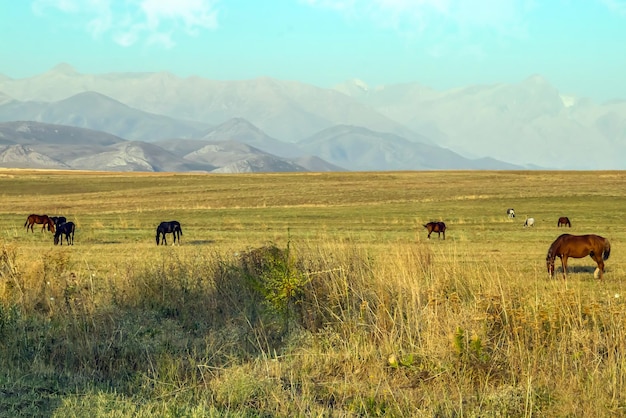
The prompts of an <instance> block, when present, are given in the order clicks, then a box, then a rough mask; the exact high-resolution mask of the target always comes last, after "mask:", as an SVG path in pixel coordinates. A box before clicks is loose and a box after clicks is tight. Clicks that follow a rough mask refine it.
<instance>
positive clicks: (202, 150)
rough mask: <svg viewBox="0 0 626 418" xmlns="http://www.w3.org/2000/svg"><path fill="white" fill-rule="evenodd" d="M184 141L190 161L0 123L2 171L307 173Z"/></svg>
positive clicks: (135, 144) (30, 125)
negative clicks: (79, 170) (5, 169)
mask: <svg viewBox="0 0 626 418" xmlns="http://www.w3.org/2000/svg"><path fill="white" fill-rule="evenodd" d="M181 142H183V143H184V142H187V143H189V144H193V145H194V146H193V147H191V146H188V147H187V149H186V150H184V151H189V152H187V153H186V154H185V155H187V154H189V155H188V156H189V158H185V155H183V154H182V152H181V150H180V148H178V150H177V152H172V151H168V150H166V149H164V148H162V147H161V146H158V145H157V144H154V143H147V142H142V141H125V140H123V139H121V138H118V137H115V136H112V135H109V134H105V133H102V132H98V131H93V130H89V129H83V128H76V127H71V126H61V125H53V124H44V123H38V122H6V123H0V166H3V167H31V168H66V169H67V168H69V169H85V170H104V171H179V172H180V171H183V172H184V171H215V170H218V169H221V170H219V172H239V171H245V172H251V171H267V172H271V171H307V170H308V169H307V168H306V167H303V166H301V165H299V164H297V163H296V162H294V161H290V160H287V159H283V158H279V157H276V156H274V155H270V154H267V153H264V152H262V151H260V150H257V149H255V148H253V147H250V146H248V145H245V144H240V143H237V142H235V141H227V142H225V143H220V144H218V145H216V144H215V143H209V142H207V141H198V140H187V141H184V140H183V141H181ZM172 143H176V141H172ZM215 147H217V148H219V149H217V150H216V149H215ZM318 164H319V161H318ZM328 166H329V167H331V166H330V165H328ZM237 170H239V171H237Z"/></svg>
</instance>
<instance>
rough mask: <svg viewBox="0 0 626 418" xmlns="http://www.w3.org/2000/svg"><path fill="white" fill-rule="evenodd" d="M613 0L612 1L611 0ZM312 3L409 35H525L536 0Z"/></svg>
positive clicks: (316, 0) (340, 0)
mask: <svg viewBox="0 0 626 418" xmlns="http://www.w3.org/2000/svg"><path fill="white" fill-rule="evenodd" d="M607 1H611V0H607ZM613 1H615V0H613ZM302 2H304V3H305V4H308V5H310V6H314V7H319V8H326V9H330V10H335V11H338V12H342V13H344V14H346V15H349V16H352V17H358V18H364V19H369V20H370V21H372V22H373V23H374V24H376V25H378V26H380V27H385V28H393V29H396V30H398V31H400V32H403V33H406V34H411V33H413V34H420V33H425V32H428V31H430V32H440V31H441V28H442V26H445V27H446V28H447V29H448V30H449V29H450V28H452V29H454V30H455V31H458V32H470V31H475V30H490V31H493V32H495V33H497V34H501V35H506V36H514V37H520V36H524V34H525V32H526V29H525V26H526V17H527V15H528V13H529V12H530V11H531V10H532V9H533V7H534V4H535V2H534V0H480V1H477V0H302Z"/></svg>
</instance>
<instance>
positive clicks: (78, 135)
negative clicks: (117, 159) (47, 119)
mask: <svg viewBox="0 0 626 418" xmlns="http://www.w3.org/2000/svg"><path fill="white" fill-rule="evenodd" d="M0 140H2V141H6V142H7V143H13V144H55V145H75V146H78V145H90V146H108V145H112V144H117V143H120V142H124V139H122V138H119V137H117V136H114V135H111V134H108V133H105V132H100V131H94V130H91V129H83V128H76V127H72V126H64V125H55V124H50V123H40V122H30V121H15V122H3V123H0Z"/></svg>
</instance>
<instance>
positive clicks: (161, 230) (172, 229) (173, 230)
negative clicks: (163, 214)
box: [156, 221, 183, 245]
mask: <svg viewBox="0 0 626 418" xmlns="http://www.w3.org/2000/svg"><path fill="white" fill-rule="evenodd" d="M165 234H172V235H174V244H176V239H177V238H178V244H179V245H180V236H181V235H183V230H182V228H181V227H180V222H178V221H169V222H161V223H160V224H159V226H158V227H157V230H156V243H157V245H159V236H161V235H162V236H163V241H162V242H163V245H167V241H166V240H165Z"/></svg>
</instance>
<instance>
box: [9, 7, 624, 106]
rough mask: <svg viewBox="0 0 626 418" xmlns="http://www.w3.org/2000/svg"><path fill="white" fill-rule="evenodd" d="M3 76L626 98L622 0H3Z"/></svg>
mask: <svg viewBox="0 0 626 418" xmlns="http://www.w3.org/2000/svg"><path fill="white" fill-rule="evenodd" d="M0 28H2V35H0V74H3V75H5V76H8V77H11V78H27V77H32V76H35V75H38V74H41V73H44V72H46V71H49V70H50V69H52V68H53V67H54V66H56V65H57V64H59V63H67V64H70V65H71V66H72V67H74V68H75V69H76V71H78V72H80V73H94V74H103V73H111V72H157V71H168V72H171V73H173V74H175V75H177V76H180V77H187V76H194V75H195V76H201V77H205V78H210V79H215V80H244V79H253V78H257V77H272V78H277V79H283V80H296V81H301V82H304V83H308V84H313V85H315V86H318V87H332V86H334V85H336V84H339V83H342V82H345V81H347V80H351V79H359V80H362V81H363V82H365V83H366V84H367V85H369V86H371V87H375V86H381V85H390V84H400V83H420V84H423V85H425V86H428V87H431V88H434V89H438V90H445V89H450V88H457V87H465V86H469V85H474V84H496V83H518V82H521V81H523V80H524V79H525V78H528V77H530V76H532V75H536V74H539V75H541V76H543V77H544V78H546V80H548V81H549V82H550V83H551V84H552V85H553V86H554V87H556V88H557V89H558V90H559V91H560V92H561V93H563V94H571V95H575V96H579V97H588V98H591V99H592V100H595V101H598V102H603V101H606V100H612V99H624V100H626V0H0Z"/></svg>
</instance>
